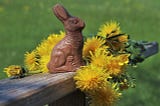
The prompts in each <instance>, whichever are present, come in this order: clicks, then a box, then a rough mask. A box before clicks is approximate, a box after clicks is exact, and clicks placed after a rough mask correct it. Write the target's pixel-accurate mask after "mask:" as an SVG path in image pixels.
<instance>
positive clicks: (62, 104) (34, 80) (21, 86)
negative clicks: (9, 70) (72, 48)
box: [0, 72, 85, 106]
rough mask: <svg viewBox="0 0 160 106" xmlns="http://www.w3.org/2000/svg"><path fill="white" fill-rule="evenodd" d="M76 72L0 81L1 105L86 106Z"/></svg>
mask: <svg viewBox="0 0 160 106" xmlns="http://www.w3.org/2000/svg"><path fill="white" fill-rule="evenodd" d="M74 74H75V73H73V72H69V73H58V74H37V75H33V76H29V77H25V78H22V79H12V80H10V79H4V80H1V81H0V106H43V105H46V104H49V106H84V105H85V104H84V103H85V97H84V94H83V93H82V92H80V91H77V90H76V89H75V85H74V81H73V76H74Z"/></svg>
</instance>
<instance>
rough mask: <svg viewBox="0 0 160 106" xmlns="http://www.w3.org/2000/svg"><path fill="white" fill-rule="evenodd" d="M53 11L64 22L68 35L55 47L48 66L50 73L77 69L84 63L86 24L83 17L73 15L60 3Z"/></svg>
mask: <svg viewBox="0 0 160 106" xmlns="http://www.w3.org/2000/svg"><path fill="white" fill-rule="evenodd" d="M53 11H54V14H55V15H56V16H57V18H58V19H59V20H60V21H61V22H62V23H63V24H64V28H65V30H66V35H65V37H64V38H63V39H62V40H61V41H60V42H59V43H57V45H56V46H55V47H54V48H53V50H52V53H51V59H50V61H49V63H48V65H47V67H48V69H49V72H50V73H57V72H67V71H76V69H78V68H79V67H80V66H82V65H84V62H83V59H82V48H83V36H82V29H83V28H84V26H85V24H84V22H83V21H82V20H81V19H79V18H77V17H73V16H71V15H70V14H69V13H68V12H67V11H66V10H65V8H64V7H63V6H61V5H59V4H57V5H56V6H55V7H54V8H53Z"/></svg>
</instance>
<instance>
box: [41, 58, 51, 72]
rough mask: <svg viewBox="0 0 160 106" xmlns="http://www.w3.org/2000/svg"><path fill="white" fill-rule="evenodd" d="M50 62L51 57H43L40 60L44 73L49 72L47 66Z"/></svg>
mask: <svg viewBox="0 0 160 106" xmlns="http://www.w3.org/2000/svg"><path fill="white" fill-rule="evenodd" d="M49 60H50V55H46V56H42V57H41V59H40V61H39V62H40V69H41V70H42V72H43V73H47V72H48V68H47V64H48V62H49Z"/></svg>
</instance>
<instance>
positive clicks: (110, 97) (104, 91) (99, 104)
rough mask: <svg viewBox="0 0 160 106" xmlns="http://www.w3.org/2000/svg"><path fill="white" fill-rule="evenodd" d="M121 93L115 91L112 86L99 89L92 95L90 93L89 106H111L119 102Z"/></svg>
mask: <svg viewBox="0 0 160 106" xmlns="http://www.w3.org/2000/svg"><path fill="white" fill-rule="evenodd" d="M120 96H121V93H119V92H118V90H115V89H114V88H113V87H112V86H109V85H107V86H106V87H103V88H100V89H99V90H97V91H96V92H94V93H90V97H91V105H90V106H113V104H115V102H116V101H117V100H119V98H120Z"/></svg>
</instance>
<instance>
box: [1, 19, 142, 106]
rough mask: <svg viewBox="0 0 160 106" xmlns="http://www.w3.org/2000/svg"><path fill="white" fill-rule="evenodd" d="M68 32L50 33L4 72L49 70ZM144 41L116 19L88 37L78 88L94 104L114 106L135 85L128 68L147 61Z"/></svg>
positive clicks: (77, 77) (18, 75) (17, 73)
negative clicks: (20, 62)
mask: <svg viewBox="0 0 160 106" xmlns="http://www.w3.org/2000/svg"><path fill="white" fill-rule="evenodd" d="M64 35H65V33H64V32H62V31H60V34H51V35H49V37H48V38H47V39H45V40H43V41H42V42H41V43H40V44H39V45H38V46H37V47H36V48H35V49H34V50H33V51H31V52H26V54H25V58H24V66H19V65H11V66H9V67H7V68H4V72H6V74H7V75H8V77H11V78H21V77H24V76H27V75H32V74H37V73H47V72H48V68H47V63H48V62H49V60H50V54H51V50H52V48H53V47H54V46H55V45H56V44H57V43H58V42H59V41H60V40H61V39H62V38H63V37H64ZM142 43H143V42H137V41H133V40H130V39H129V36H128V35H127V34H125V33H123V32H122V31H121V30H120V26H119V23H117V22H115V21H110V22H108V23H105V24H104V25H102V26H101V27H100V28H99V32H98V33H97V34H96V35H95V36H93V37H91V38H87V39H86V41H85V42H84V47H83V59H84V60H85V61H86V66H82V67H80V68H79V69H78V70H77V71H76V75H75V76H74V80H75V83H76V87H77V88H79V89H80V90H81V91H83V92H84V93H85V94H86V95H87V97H88V101H89V103H90V105H91V106H111V105H113V104H114V103H115V102H116V101H117V100H118V99H119V97H120V96H121V91H122V90H125V89H128V88H129V87H134V86H135V83H134V78H133V77H132V76H130V74H129V72H128V69H127V67H130V66H135V65H136V63H137V62H141V61H143V60H144V58H143V55H141V51H142V49H145V48H144V47H143V45H142Z"/></svg>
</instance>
